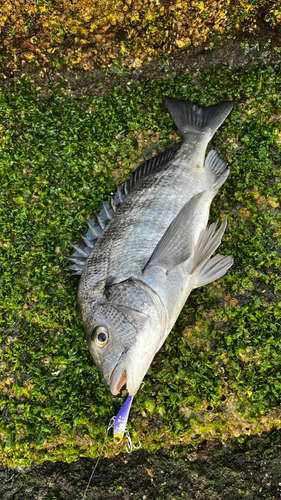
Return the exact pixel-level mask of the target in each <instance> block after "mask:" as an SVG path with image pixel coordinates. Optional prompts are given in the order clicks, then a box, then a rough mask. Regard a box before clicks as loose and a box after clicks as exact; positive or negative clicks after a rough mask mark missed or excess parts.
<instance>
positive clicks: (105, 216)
mask: <svg viewBox="0 0 281 500" xmlns="http://www.w3.org/2000/svg"><path fill="white" fill-rule="evenodd" d="M174 154H175V149H173V148H169V149H166V151H164V152H163V153H160V154H158V155H157V156H153V157H152V158H150V159H149V160H147V161H146V162H144V163H142V164H141V165H140V166H139V167H138V168H137V169H136V170H135V171H134V172H133V174H132V175H131V177H130V179H127V180H126V181H125V182H124V184H122V186H119V187H118V188H117V191H116V193H115V195H114V196H112V197H111V200H110V201H103V208H102V210H101V211H100V213H99V214H97V220H96V219H91V220H87V224H88V227H89V229H88V231H87V234H86V235H85V236H82V235H81V238H82V240H83V241H81V242H79V243H78V244H72V246H73V247H74V249H75V250H76V251H75V252H74V253H73V254H72V255H71V257H67V259H68V260H70V261H71V262H74V265H72V266H70V267H69V269H71V270H72V271H76V272H75V273H74V274H76V275H80V274H81V273H82V270H83V267H84V265H85V263H86V262H87V259H88V257H86V256H85V255H84V254H88V252H89V249H90V248H92V247H93V245H94V243H95V242H96V241H97V239H98V238H99V237H100V235H101V234H102V232H103V229H104V228H105V226H106V224H107V222H108V221H109V220H111V219H112V218H113V217H114V214H115V213H116V211H117V209H118V208H119V207H120V206H121V204H122V203H123V201H124V200H125V199H126V198H127V196H128V194H129V193H130V192H131V191H132V189H133V188H134V187H135V186H136V184H137V183H138V181H139V180H140V179H143V178H144V177H147V176H148V175H149V174H151V173H152V172H154V171H155V170H156V169H157V168H159V167H160V166H163V165H165V164H166V163H168V162H169V161H170V160H171V159H172V158H173V156H174Z"/></svg>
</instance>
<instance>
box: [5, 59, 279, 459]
mask: <svg viewBox="0 0 281 500" xmlns="http://www.w3.org/2000/svg"><path fill="white" fill-rule="evenodd" d="M130 83H131V82H130V81H129V80H128V81H127V85H123V86H117V87H114V88H111V89H110V90H109V91H108V93H107V94H106V95H102V96H99V95H96V94H85V95H81V96H79V97H77V96H75V95H74V96H73V94H72V92H71V91H70V88H69V86H68V83H67V82H66V81H65V82H61V83H58V84H53V85H52V86H50V87H48V88H47V90H46V88H44V89H43V88H41V87H40V85H38V83H37V81H36V82H32V79H30V78H26V77H22V78H21V79H19V80H17V81H15V82H13V83H10V82H8V83H7V84H6V85H3V86H2V89H1V92H0V128H1V136H0V169H1V174H0V175H1V187H0V196H1V205H0V206H1V208H0V210H1V242H0V250H1V276H0V280H1V285H0V286H1V292H0V293H1V305H0V307H1V364H0V370H1V381H0V384H1V400H0V404H1V411H2V418H1V421H0V438H1V441H0V449H1V452H0V457H1V461H2V463H5V464H10V465H28V464H30V463H32V462H37V463H41V462H43V461H44V460H51V461H56V460H63V461H69V462H70V461H73V460H75V459H77V458H78V457H81V456H84V457H95V456H97V455H98V454H99V452H100V449H101V446H102V443H103V440H104V435H105V430H106V427H107V425H108V422H109V420H110V418H111V417H112V416H113V415H116V412H117V411H118V410H119V408H120V407H121V406H122V404H123V402H124V397H125V394H124V393H122V394H121V395H119V396H117V397H113V396H112V395H111V393H110V392H109V390H108V388H107V386H106V384H105V382H104V381H103V379H102V377H101V376H100V375H99V373H98V371H97V369H96V367H95V365H94V363H93V361H92V359H91V357H90V354H89V353H88V348H87V345H86V342H85V340H84V334H83V327H82V322H81V319H80V315H79V311H78V308H77V298H76V296H77V283H78V282H77V279H76V278H74V277H72V276H71V272H70V271H69V270H67V266H68V263H67V261H66V259H65V256H67V255H69V254H70V253H71V248H70V246H69V242H71V241H77V240H78V239H79V235H78V231H80V232H85V231H86V222H85V218H88V217H91V216H92V215H93V214H94V212H95V211H97V210H99V208H100V206H101V201H102V200H103V199H105V200H106V199H108V198H109V196H110V194H111V193H113V192H114V191H115V189H116V183H121V182H122V181H123V180H124V179H125V178H127V177H128V176H129V175H130V171H131V170H133V169H135V168H136V167H137V165H139V164H140V163H141V162H142V161H143V160H144V159H146V158H148V157H150V156H151V155H153V154H156V153H157V151H161V150H163V149H165V148H166V147H168V146H169V145H171V144H174V143H175V142H177V141H178V140H179V138H178V136H177V133H176V129H175V126H174V124H173V122H172V120H171V118H170V116H169V114H168V113H167V110H166V109H165V106H164V102H163V96H165V95H169V96H172V97H176V98H185V99H190V100H191V101H193V102H195V103H196V104H200V105H203V106H206V105H209V104H213V103H216V102H219V101H222V100H224V99H231V100H234V102H235V108H234V110H233V112H232V113H231V115H230V116H229V117H228V118H227V120H226V121H225V123H224V124H223V126H222V127H221V128H220V130H219V131H218V132H217V133H216V135H215V137H214V138H213V140H212V143H211V144H210V148H214V149H216V150H217V151H218V153H219V155H220V156H221V157H222V158H224V159H225V160H226V161H227V162H228V163H229V167H230V170H231V175H230V177H229V178H228V180H227V182H226V183H225V185H224V186H223V187H222V189H221V190H220V192H219V194H218V195H217V197H216V198H215V200H214V201H213V204H212V208H211V215H210V221H211V222H213V221H215V220H217V219H219V220H222V219H224V218H226V219H227V220H228V227H227V230H226V233H225V236H224V238H223V243H222V245H221V248H220V252H221V253H224V254H226V255H233V256H234V259H235V264H234V266H233V267H232V268H231V269H230V270H229V271H228V273H227V275H226V276H224V277H223V278H221V279H220V280H219V281H218V282H215V283H212V284H211V285H209V286H206V287H202V288H200V289H198V290H195V291H193V292H192V294H191V296H190V298H189V299H188V302H187V304H186V306H185V307H184V309H183V311H182V313H181V315H180V317H179V320H178V322H177V323H176V325H175V328H174V329H173V331H172V332H171V334H170V336H169V338H168V340H167V341H166V343H165V345H164V346H163V347H162V349H161V350H160V352H159V353H158V354H157V356H156V357H155V359H154V361H153V363H152V366H151V368H150V369H149V372H148V374H147V375H146V377H145V385H144V387H143V388H142V389H141V390H140V391H139V393H138V394H137V395H136V397H135V399H134V404H133V407H132V410H131V417H130V422H129V430H130V433H131V435H132V438H133V442H135V441H137V436H138V437H139V438H140V440H141V442H142V446H143V448H144V449H146V450H148V451H153V452H155V451H156V450H158V449H160V448H165V449H166V450H167V449H169V448H170V447H171V446H173V445H177V444H192V445H193V446H196V445H197V444H198V443H199V442H201V441H202V440H204V439H213V438H219V439H222V440H226V439H228V438H230V437H239V436H240V437H241V438H243V436H245V435H247V434H253V433H259V432H261V431H266V430H269V429H270V428H271V427H279V426H280V422H281V412H280V389H281V376H280V361H281V360H280V357H281V355H280V340H281V334H280V318H281V307H280V290H281V279H280V235H281V225H280V224H281V219H280V190H281V183H280V180H281V176H280V160H281V152H280V147H281V123H280V122H281V97H280V83H281V77H280V67H279V66H278V65H275V66H261V67H260V68H258V69H255V70H253V71H247V70H243V72H241V71H240V70H237V71H233V70H230V69H229V68H228V66H227V65H224V66H222V67H221V68H215V69H209V70H207V71H204V70H201V71H198V72H197V73H196V74H193V75H190V74H189V73H187V74H185V75H181V76H178V75H172V76H169V78H162V79H157V80H154V79H146V78H144V79H143V80H142V81H140V82H139V83H138V85H136V86H133V85H131V84H130ZM121 449H122V448H121ZM119 451H120V447H118V446H116V445H113V444H112V442H111V441H110V440H109V443H108V445H107V448H106V453H107V454H108V456H110V455H112V454H116V453H118V452H119Z"/></svg>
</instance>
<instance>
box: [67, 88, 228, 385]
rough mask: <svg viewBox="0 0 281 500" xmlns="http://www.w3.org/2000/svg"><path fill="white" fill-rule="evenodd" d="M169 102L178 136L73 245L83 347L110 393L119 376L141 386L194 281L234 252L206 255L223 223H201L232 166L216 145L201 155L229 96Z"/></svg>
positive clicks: (203, 279)
mask: <svg viewBox="0 0 281 500" xmlns="http://www.w3.org/2000/svg"><path fill="white" fill-rule="evenodd" d="M166 105H167V107H168V109H169V111H170V113H171V115H172V117H173V119H174V121H175V123H176V125H177V126H178V129H179V131H180V133H181V136H182V138H183V141H182V144H181V146H180V147H179V149H178V150H177V151H176V152H173V151H171V150H168V151H167V152H164V153H161V154H160V155H158V157H156V158H155V159H152V160H149V161H148V162H146V164H144V165H142V166H141V167H139V169H138V171H136V173H135V174H134V175H133V177H132V178H131V180H130V181H126V183H125V185H124V186H123V188H122V189H119V190H118V192H117V194H116V195H115V198H113V199H112V201H111V203H110V204H109V203H108V204H107V205H106V204H104V209H103V212H102V213H101V214H100V216H99V217H98V223H99V224H98V226H94V223H93V222H90V223H89V231H88V233H87V236H86V237H85V238H84V240H83V241H84V243H85V245H84V246H81V245H80V247H77V246H75V245H74V248H75V249H76V250H77V249H78V250H77V251H76V252H75V254H74V256H72V261H73V262H74V263H75V265H74V266H72V268H73V269H74V270H76V271H77V274H81V279H80V285H79V292H78V300H79V305H80V309H81V313H82V318H83V323H84V327H85V333H86V337H87V341H88V345H89V349H90V352H91V354H92V356H93V357H94V359H95V361H96V364H97V366H98V368H99V369H100V371H101V372H102V374H103V375H104V377H105V380H106V381H107V383H108V385H109V387H110V390H111V392H112V393H113V394H117V393H118V392H119V390H120V389H121V387H122V386H123V385H124V384H125V383H126V384H127V389H128V392H129V394H130V395H134V394H135V393H136V392H137V390H138V389H139V387H140V384H141V382H142V380H143V377H144V375H145V373H146V371H147V370H148V368H149V366H150V364H151V362H152V360H153V357H154V355H155V354H156V352H157V351H158V350H159V349H160V347H161V346H162V344H163V342H164V341H165V339H166V338H167V336H168V334H169V332H170V331H171V329H172V328H173V325H174V323H175V321H176V319H177V317H178V315H179V314H180V311H181V309H182V307H183V306H184V304H185V302H186V300H187V298H188V296H189V294H190V292H191V290H192V289H193V288H196V287H198V286H201V285H204V284H207V283H209V282H211V281H214V280H215V279H218V278H219V277H220V276H223V275H224V274H225V272H226V271H227V269H228V268H229V267H230V266H231V265H232V263H233V259H232V257H224V256H221V255H219V254H218V255H216V256H215V257H211V255H212V254H213V252H214V251H215V250H216V248H217V247H218V246H219V244H220V242H221V238H222V235H223V232H224V230H225V227H226V223H225V222H224V223H223V224H222V225H221V227H220V228H219V229H218V230H217V232H215V230H216V224H212V225H211V226H210V227H209V228H208V229H206V227H207V223H208V218H209V210H210V205H211V202H212V199H213V198H214V196H215V195H216V194H217V192H218V189H219V188H220V186H221V185H222V184H223V183H224V182H225V180H226V178H227V177H228V174H229V171H228V170H227V168H226V164H225V163H224V162H223V161H222V160H220V159H219V157H218V155H217V154H216V153H215V152H214V151H211V152H210V153H209V155H208V156H207V158H206V159H205V153H206V148H207V145H208V143H209V141H210V139H211V138H212V136H213V134H214V133H215V131H216V130H217V128H218V127H219V126H220V125H221V123H222V122H223V120H224V119H225V118H226V116H227V115H228V114H229V112H230V111H231V109H232V107H233V103H232V102H224V103H220V104H217V105H214V106H209V107H207V108H202V107H200V106H196V105H194V104H192V103H190V102H188V101H177V100H175V99H171V98H166ZM118 205H119V208H118V209H117V206H118ZM105 215H106V217H105ZM106 218H107V219H110V220H109V222H108V223H107V225H105V222H104V220H105V219H106ZM97 233H99V234H97ZM91 237H92V239H93V240H94V244H92V243H91ZM87 241H88V243H87ZM91 247H93V248H91ZM79 252H80V253H79ZM82 252H84V254H85V256H84V255H82Z"/></svg>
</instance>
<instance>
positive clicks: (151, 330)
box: [84, 280, 165, 396]
mask: <svg viewBox="0 0 281 500" xmlns="http://www.w3.org/2000/svg"><path fill="white" fill-rule="evenodd" d="M146 288H149V287H147V285H146V284H145V283H141V282H138V280H126V281H124V282H122V283H118V284H114V285H111V286H109V287H108V288H107V289H106V288H105V290H104V294H103V296H102V297H100V300H99V301H98V302H95V303H93V305H92V309H91V314H90V321H89V317H88V318H87V321H86V322H85V321H84V325H85V331H86V337H87V341H88V346H89V350H90V352H91V354H92V356H93V358H94V360H95V362H96V364H97V366H98V368H99V370H100V372H101V373H102V375H103V376H104V378H105V380H106V382H107V384H108V385H109V388H110V391H111V392H112V394H114V395H116V394H118V392H119V391H120V389H121V387H123V385H124V384H125V383H126V387H127V390H128V392H129V394H130V395H131V396H133V395H135V394H136V392H137V391H138V389H139V387H140V385H141V383H142V380H143V378H144V376H145V374H146V372H147V370H148V368H149V366H150V364H151V362H152V359H153V357H154V355H155V353H156V352H157V351H158V349H159V348H160V347H161V345H162V343H163V341H164V339H165V337H164V338H163V321H162V314H161V312H162V308H161V304H160V300H159V299H158V298H157V296H156V294H155V292H153V291H152V290H151V289H150V290H147V289H146Z"/></svg>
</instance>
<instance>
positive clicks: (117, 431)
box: [82, 396, 141, 500]
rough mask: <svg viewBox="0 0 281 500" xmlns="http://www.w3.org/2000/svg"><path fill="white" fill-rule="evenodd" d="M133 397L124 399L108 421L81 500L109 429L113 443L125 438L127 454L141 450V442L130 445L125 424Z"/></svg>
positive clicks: (130, 441) (88, 485) (83, 499)
mask: <svg viewBox="0 0 281 500" xmlns="http://www.w3.org/2000/svg"><path fill="white" fill-rule="evenodd" d="M133 397H134V396H128V398H127V399H126V401H125V403H124V404H123V406H122V408H121V410H119V412H118V413H117V415H116V417H112V418H111V419H110V422H109V424H108V426H107V429H106V432H105V436H104V442H103V445H102V449H101V452H100V454H99V456H98V459H97V462H96V464H95V467H94V468H93V470H92V474H91V477H90V479H89V481H88V484H87V487H86V490H85V493H84V495H83V498H82V500H85V498H86V494H87V491H88V489H89V487H90V484H91V481H92V479H93V476H94V473H95V471H96V468H97V466H98V463H99V461H100V458H101V456H102V453H103V450H104V447H105V443H106V439H107V436H108V432H109V431H110V429H112V428H113V440H114V442H115V443H119V444H120V443H121V442H122V441H123V438H124V437H125V438H126V439H127V443H126V447H125V449H126V452H127V453H132V451H133V450H139V449H140V448H141V442H140V440H139V442H138V444H137V445H134V444H133V443H132V439H131V436H130V433H129V431H128V429H127V422H128V418H129V413H130V409H131V404H132V401H133Z"/></svg>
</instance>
